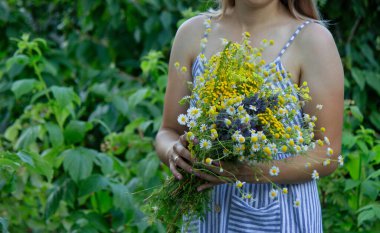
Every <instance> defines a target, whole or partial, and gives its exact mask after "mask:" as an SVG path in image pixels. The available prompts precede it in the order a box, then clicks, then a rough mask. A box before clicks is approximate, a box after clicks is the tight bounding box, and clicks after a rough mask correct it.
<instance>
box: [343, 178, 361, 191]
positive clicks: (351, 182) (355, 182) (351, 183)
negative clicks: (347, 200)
mask: <svg viewBox="0 0 380 233" xmlns="http://www.w3.org/2000/svg"><path fill="white" fill-rule="evenodd" d="M360 183H361V181H360V180H350V179H349V180H346V185H345V188H344V191H343V192H346V191H348V190H351V189H353V188H356V187H357V186H359V185H360Z"/></svg>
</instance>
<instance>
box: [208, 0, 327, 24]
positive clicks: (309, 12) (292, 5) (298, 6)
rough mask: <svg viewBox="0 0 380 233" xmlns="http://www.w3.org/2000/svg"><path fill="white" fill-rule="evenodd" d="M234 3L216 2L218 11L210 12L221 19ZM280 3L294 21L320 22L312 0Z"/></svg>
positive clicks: (230, 0)
mask: <svg viewBox="0 0 380 233" xmlns="http://www.w3.org/2000/svg"><path fill="white" fill-rule="evenodd" d="M235 1H236V0H217V2H218V3H219V10H216V11H212V12H211V13H212V14H213V15H214V16H216V17H222V16H223V15H225V14H226V12H227V10H228V9H229V8H231V7H234V6H235ZM280 2H281V3H282V4H283V5H284V6H285V7H287V8H288V10H289V12H290V13H291V14H292V15H293V17H294V18H296V19H301V20H306V19H312V20H315V21H322V20H321V16H320V14H319V11H318V8H317V5H316V3H315V1H314V0H280Z"/></svg>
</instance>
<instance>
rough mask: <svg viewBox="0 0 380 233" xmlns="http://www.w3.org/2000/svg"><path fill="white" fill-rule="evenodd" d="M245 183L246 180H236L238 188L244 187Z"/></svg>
mask: <svg viewBox="0 0 380 233" xmlns="http://www.w3.org/2000/svg"><path fill="white" fill-rule="evenodd" d="M244 184H245V182H241V181H240V180H238V181H236V183H235V185H236V187H237V188H241V187H243V185H244Z"/></svg>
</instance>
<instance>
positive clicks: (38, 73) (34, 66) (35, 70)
mask: <svg viewBox="0 0 380 233" xmlns="http://www.w3.org/2000/svg"><path fill="white" fill-rule="evenodd" d="M33 69H34V72H35V73H36V75H37V77H38V79H39V80H40V82H41V83H42V85H43V87H44V89H45V90H47V85H46V83H45V80H44V79H43V78H42V75H41V72H40V69H39V68H38V66H37V64H36V62H35V61H33ZM45 95H46V98H47V99H48V101H49V102H50V100H51V99H50V95H49V92H46V93H45Z"/></svg>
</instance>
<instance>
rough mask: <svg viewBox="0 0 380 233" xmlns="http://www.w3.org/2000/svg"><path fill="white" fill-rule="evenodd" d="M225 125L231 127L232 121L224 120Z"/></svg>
mask: <svg viewBox="0 0 380 233" xmlns="http://www.w3.org/2000/svg"><path fill="white" fill-rule="evenodd" d="M224 124H226V126H227V127H229V126H230V125H231V124H232V122H231V120H230V119H228V118H226V119H224Z"/></svg>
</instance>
